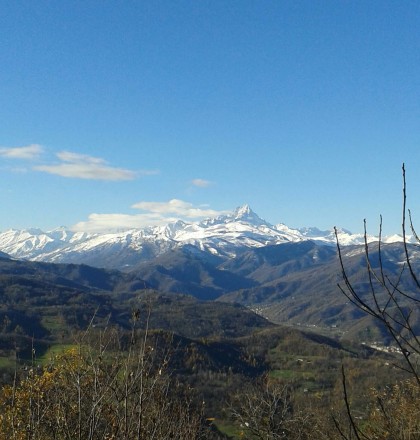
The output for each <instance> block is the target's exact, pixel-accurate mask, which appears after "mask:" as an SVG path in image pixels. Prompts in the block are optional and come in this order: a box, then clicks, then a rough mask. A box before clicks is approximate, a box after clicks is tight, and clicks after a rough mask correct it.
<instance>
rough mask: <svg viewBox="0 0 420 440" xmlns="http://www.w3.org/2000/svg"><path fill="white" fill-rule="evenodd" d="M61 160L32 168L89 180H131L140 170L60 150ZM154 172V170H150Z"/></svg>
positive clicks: (58, 154)
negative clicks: (115, 165) (117, 166)
mask: <svg viewBox="0 0 420 440" xmlns="http://www.w3.org/2000/svg"><path fill="white" fill-rule="evenodd" d="M56 156H57V158H58V159H59V160H60V161H61V162H60V163H57V164H52V165H38V166H35V167H34V169H35V170H37V171H43V172H46V173H50V174H56V175H58V176H62V177H69V178H76V179H90V180H112V181H117V180H133V179H135V178H136V177H138V175H139V174H142V172H139V173H137V172H135V171H132V170H127V169H124V168H116V167H113V166H110V165H108V163H107V161H106V160H104V159H102V158H99V157H93V156H88V155H85V154H78V153H72V152H70V151H61V152H59V153H57V154H56ZM151 173H154V174H155V173H156V172H151Z"/></svg>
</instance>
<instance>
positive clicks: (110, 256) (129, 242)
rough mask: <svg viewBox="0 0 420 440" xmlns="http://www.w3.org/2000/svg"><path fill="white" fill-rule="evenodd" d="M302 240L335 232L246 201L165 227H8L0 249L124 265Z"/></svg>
mask: <svg viewBox="0 0 420 440" xmlns="http://www.w3.org/2000/svg"><path fill="white" fill-rule="evenodd" d="M338 235H339V240H340V243H341V244H342V245H350V244H362V243H363V242H364V238H363V235H360V234H356V235H354V234H351V233H350V232H349V231H346V230H344V229H342V230H339V231H338ZM397 239H398V236H397V237H392V241H398V240H397ZM303 240H314V241H316V242H318V243H322V244H335V235H334V231H333V230H330V231H320V230H319V229H317V228H304V229H292V228H289V227H287V226H286V225H284V224H279V225H276V226H274V225H271V224H270V223H268V222H266V221H265V220H263V219H261V218H260V217H259V216H258V215H257V214H256V213H255V212H253V211H252V209H251V208H250V207H249V206H248V205H245V206H242V207H240V208H237V209H236V210H235V211H234V212H233V213H232V214H229V215H224V216H220V217H216V218H211V219H207V220H204V221H202V222H201V223H185V222H183V221H177V222H175V223H170V224H168V225H166V226H155V227H148V228H145V229H135V230H128V231H124V232H115V233H107V234H92V233H81V232H72V231H70V230H67V229H66V228H58V229H55V230H53V231H49V232H43V231H41V230H38V229H29V230H9V231H6V232H3V233H0V251H2V252H5V253H7V254H9V255H10V256H12V257H15V258H22V259H29V260H35V261H48V262H54V263H59V262H65V263H86V264H91V265H94V266H102V267H115V268H124V267H129V266H132V265H135V264H136V263H138V262H139V261H144V260H150V259H153V258H154V257H156V256H158V255H160V254H162V253H163V252H166V251H168V250H169V249H171V248H174V247H177V246H182V245H186V244H190V245H194V246H197V247H198V248H199V249H201V250H203V251H207V252H210V253H212V254H214V255H221V256H235V255H237V254H238V253H239V252H241V251H243V250H246V249H248V248H255V247H262V246H266V245H270V244H280V243H286V242H297V241H303ZM374 240H375V237H369V241H374Z"/></svg>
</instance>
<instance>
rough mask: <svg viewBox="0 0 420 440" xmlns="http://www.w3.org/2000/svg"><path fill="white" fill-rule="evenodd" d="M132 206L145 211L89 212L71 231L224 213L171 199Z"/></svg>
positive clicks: (141, 225)
mask: <svg viewBox="0 0 420 440" xmlns="http://www.w3.org/2000/svg"><path fill="white" fill-rule="evenodd" d="M132 208H137V209H141V210H142V211H145V212H144V213H141V214H134V215H130V214H90V215H89V217H88V220H86V221H82V222H79V223H77V224H76V225H74V226H73V227H72V228H71V229H72V230H73V231H81V232H102V233H103V232H111V231H117V230H128V229H141V228H145V227H147V226H158V225H166V224H168V223H171V222H175V221H177V220H186V221H192V220H199V219H203V218H206V217H216V216H218V215H221V214H226V212H225V211H215V210H213V209H209V208H203V207H195V206H193V205H192V204H191V203H189V202H184V201H182V200H178V199H172V200H169V201H168V202H139V203H136V204H134V205H133V206H132Z"/></svg>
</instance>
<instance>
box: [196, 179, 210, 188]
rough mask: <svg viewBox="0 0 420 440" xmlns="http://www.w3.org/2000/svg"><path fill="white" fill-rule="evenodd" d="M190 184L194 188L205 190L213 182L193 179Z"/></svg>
mask: <svg viewBox="0 0 420 440" xmlns="http://www.w3.org/2000/svg"><path fill="white" fill-rule="evenodd" d="M191 183H192V184H193V185H194V186H198V187H199V188H207V187H209V186H210V185H212V183H213V182H210V180H205V179H194V180H192V181H191Z"/></svg>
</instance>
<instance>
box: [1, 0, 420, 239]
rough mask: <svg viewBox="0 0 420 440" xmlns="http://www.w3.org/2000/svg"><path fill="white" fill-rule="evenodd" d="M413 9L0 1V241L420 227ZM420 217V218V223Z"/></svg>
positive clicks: (407, 4) (418, 55)
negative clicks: (172, 230)
mask: <svg viewBox="0 0 420 440" xmlns="http://www.w3.org/2000/svg"><path fill="white" fill-rule="evenodd" d="M419 29H420V3H419V2H417V1H404V2H399V1H387V0H381V1H375V0H372V1H344V0H340V1H338V0H334V1H332V0H331V1H317V0H308V1H296V0H293V1H279V0H276V1H265V0H261V1H256V0H255V1H247V0H242V1H235V0H232V1H226V0H224V1H218V0H209V1H196V0H189V1H182V0H181V1H175V2H174V1H169V0H168V1H159V0H156V1H155V0H154V1H89V0H85V1H71V2H64V1H61V2H53V1H43V0H39V1H36V2H34V1H19V0H16V1H12V2H10V1H6V0H0V48H1V50H0V62H1V68H0V103H1V105H0V203H1V205H2V208H1V212H2V215H1V217H0V230H1V231H4V230H6V229H8V228H28V227H40V228H42V229H44V230H48V229H52V228H55V227H57V226H60V225H66V226H70V227H74V228H76V229H77V228H78V229H81V228H86V229H89V230H95V229H96V230H104V229H107V228H108V227H109V228H115V227H130V226H138V227H140V226H142V225H145V224H148V223H162V222H165V221H167V220H169V219H174V218H178V217H179V218H184V219H186V220H190V221H196V220H199V219H200V218H202V217H203V216H208V215H214V214H216V213H218V212H225V211H231V210H233V209H234V208H235V207H237V206H239V205H242V204H244V203H248V204H249V205H250V206H251V207H252V208H253V209H254V211H256V212H257V213H258V214H259V215H260V216H261V217H263V218H265V219H266V220H268V221H270V222H271V223H279V222H282V223H286V224H287V225H288V226H290V227H302V226H318V227H319V228H322V229H327V228H331V227H332V226H334V225H337V226H340V227H345V228H348V229H350V230H352V231H353V232H359V231H361V230H362V227H363V218H367V220H368V222H369V226H370V230H371V232H372V233H373V232H376V229H377V223H378V218H379V215H380V214H382V215H383V217H384V229H385V232H386V233H393V232H399V231H400V223H401V164H402V163H403V162H405V163H406V168H407V179H408V183H409V188H408V198H409V205H410V207H411V209H412V211H413V215H414V217H416V214H417V217H418V218H420V206H419V198H418V197H416V195H417V194H418V193H419V189H420V173H418V170H419V166H420V32H419ZM419 221H420V220H419Z"/></svg>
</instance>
